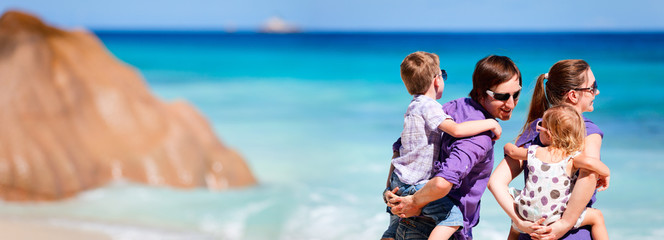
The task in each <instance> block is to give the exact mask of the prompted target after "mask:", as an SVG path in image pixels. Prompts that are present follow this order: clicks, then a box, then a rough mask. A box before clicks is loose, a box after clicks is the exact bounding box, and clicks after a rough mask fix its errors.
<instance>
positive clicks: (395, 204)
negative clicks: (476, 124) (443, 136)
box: [387, 134, 493, 217]
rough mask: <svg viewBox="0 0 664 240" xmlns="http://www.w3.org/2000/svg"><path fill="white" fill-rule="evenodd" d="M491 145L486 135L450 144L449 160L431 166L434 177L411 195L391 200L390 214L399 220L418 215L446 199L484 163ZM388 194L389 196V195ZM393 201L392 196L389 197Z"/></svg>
mask: <svg viewBox="0 0 664 240" xmlns="http://www.w3.org/2000/svg"><path fill="white" fill-rule="evenodd" d="M492 147H493V143H492V141H491V138H490V137H489V135H488V134H480V135H476V136H474V137H471V138H463V139H457V140H456V141H455V142H453V143H452V146H451V148H452V150H451V152H450V155H449V157H448V158H447V159H446V160H445V161H444V162H440V164H436V165H435V166H434V173H435V177H433V178H432V179H431V180H429V182H427V184H425V186H424V187H423V188H422V189H420V190H418V191H417V192H416V193H415V194H414V195H411V196H405V197H394V198H392V199H391V200H390V201H389V203H388V205H389V206H390V207H392V213H394V214H396V215H399V216H406V217H410V216H415V215H418V214H419V213H420V211H421V209H422V207H424V206H425V205H426V204H428V203H429V202H432V201H434V200H437V199H440V198H442V197H445V196H447V194H448V193H449V192H450V191H451V190H452V189H453V188H454V187H455V186H456V185H459V184H460V183H461V179H463V178H465V177H466V175H468V173H469V172H470V171H471V170H472V169H473V167H472V166H474V165H475V164H477V162H478V161H480V160H484V158H485V157H486V156H487V153H488V152H489V150H491V149H492ZM387 194H390V193H389V192H388V193H387ZM390 197H392V196H390Z"/></svg>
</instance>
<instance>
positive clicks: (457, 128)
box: [438, 118, 503, 140]
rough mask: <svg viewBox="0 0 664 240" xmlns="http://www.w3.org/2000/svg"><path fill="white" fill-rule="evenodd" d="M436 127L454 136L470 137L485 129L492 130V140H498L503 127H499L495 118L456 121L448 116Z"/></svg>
mask: <svg viewBox="0 0 664 240" xmlns="http://www.w3.org/2000/svg"><path fill="white" fill-rule="evenodd" d="M438 128H439V129H440V130H441V131H443V132H445V133H447V134H449V135H452V137H455V138H464V137H470V136H475V135H478V134H480V133H483V132H486V131H492V132H493V134H494V135H496V137H495V138H494V139H493V140H498V139H499V138H500V135H501V134H502V131H503V129H502V128H501V127H500V124H498V121H496V120H495V119H484V120H474V121H466V122H462V123H456V122H454V120H452V119H450V118H448V119H445V120H444V121H443V122H442V123H440V125H438Z"/></svg>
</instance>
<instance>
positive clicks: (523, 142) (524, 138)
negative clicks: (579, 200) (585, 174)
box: [516, 116, 604, 240]
mask: <svg viewBox="0 0 664 240" xmlns="http://www.w3.org/2000/svg"><path fill="white" fill-rule="evenodd" d="M540 119H541V118H539V119H536V120H535V121H533V122H532V123H531V124H530V126H529V127H528V129H527V130H526V131H524V132H523V134H521V137H519V139H518V140H517V141H516V145H517V146H524V147H529V146H530V145H533V144H536V145H539V146H544V144H542V142H540V140H539V133H538V132H537V131H535V128H536V125H535V124H537V121H539V120H540ZM583 120H584V122H585V124H586V136H589V135H591V134H599V135H600V136H601V137H602V138H603V137H604V133H603V132H602V130H600V129H599V127H598V126H597V125H596V124H595V123H594V122H592V121H590V119H588V118H586V117H585V116H584V117H583ZM526 165H527V164H524V179H527V178H528V173H529V172H528V168H526V167H525V166H526ZM595 193H597V192H595ZM596 200H597V199H596V198H595V194H593V197H592V199H590V202H589V203H588V207H591V206H592V205H593V203H595V201H596ZM519 239H520V240H527V239H530V236H528V235H527V234H520V235H519ZM560 239H565V240H591V239H592V238H591V237H590V226H583V227H581V228H578V229H572V230H571V231H569V232H567V234H566V235H565V236H563V237H562V238H560Z"/></svg>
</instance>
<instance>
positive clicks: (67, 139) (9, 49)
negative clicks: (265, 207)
mask: <svg viewBox="0 0 664 240" xmlns="http://www.w3.org/2000/svg"><path fill="white" fill-rule="evenodd" d="M0 109H1V110H0V194H1V195H2V196H1V197H2V198H4V199H6V200H11V201H14V200H15V201H22V200H30V201H32V200H57V199H62V198H66V197H70V196H73V195H75V194H76V193H78V192H80V191H83V190H87V189H91V188H95V187H99V186H101V185H104V184H106V183H108V182H109V181H110V180H112V179H118V178H124V179H128V180H130V181H135V182H142V183H148V184H153V185H168V186H175V187H183V188H191V187H198V186H206V187H208V188H210V189H225V188H229V187H239V186H248V185H252V184H255V182H256V180H255V179H254V177H253V175H252V174H251V172H250V170H249V168H248V167H247V165H246V163H245V162H244V160H243V159H242V158H241V157H240V155H238V154H237V153H236V152H234V151H233V150H231V149H228V148H227V147H225V146H224V145H223V144H222V143H221V142H220V141H219V140H218V139H217V137H216V136H215V134H214V133H213V130H212V128H211V127H210V124H209V123H208V122H207V121H206V119H205V118H204V117H203V116H202V115H201V114H200V113H199V112H197V111H196V110H195V109H194V108H193V107H192V106H191V105H189V104H187V103H185V102H181V101H180V102H174V103H164V102H162V101H160V100H159V99H157V98H156V97H154V96H153V95H152V94H151V93H150V92H149V90H148V88H147V86H146V85H145V82H144V81H143V79H142V77H141V76H140V75H139V74H138V73H137V71H136V70H135V69H133V68H132V67H130V66H128V65H126V64H124V63H122V62H120V61H119V60H117V59H116V58H115V57H114V56H113V55H112V54H111V53H110V52H108V50H107V49H106V48H105V47H104V45H103V44H102V43H101V42H100V41H99V39H97V38H96V36H94V34H91V33H89V32H86V31H84V30H77V31H64V30H60V29H57V28H54V27H51V26H47V25H46V24H44V23H43V22H41V21H40V20H39V19H38V18H36V17H33V16H31V15H28V14H25V13H21V12H17V11H8V12H6V13H5V14H4V15H3V16H2V17H1V18H0Z"/></svg>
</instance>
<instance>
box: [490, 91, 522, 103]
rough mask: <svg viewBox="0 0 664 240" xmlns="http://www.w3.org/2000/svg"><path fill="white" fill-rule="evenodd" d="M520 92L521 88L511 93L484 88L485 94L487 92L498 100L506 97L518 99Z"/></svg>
mask: <svg viewBox="0 0 664 240" xmlns="http://www.w3.org/2000/svg"><path fill="white" fill-rule="evenodd" d="M520 93H521V90H519V91H516V92H515V93H513V94H509V93H496V92H493V91H491V90H486V94H489V96H491V97H492V98H494V99H496V100H499V101H507V100H508V99H510V97H512V98H513V99H514V100H515V101H516V100H517V99H519V94H520Z"/></svg>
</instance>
